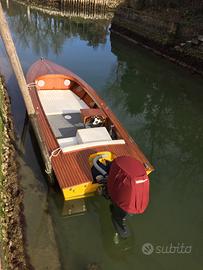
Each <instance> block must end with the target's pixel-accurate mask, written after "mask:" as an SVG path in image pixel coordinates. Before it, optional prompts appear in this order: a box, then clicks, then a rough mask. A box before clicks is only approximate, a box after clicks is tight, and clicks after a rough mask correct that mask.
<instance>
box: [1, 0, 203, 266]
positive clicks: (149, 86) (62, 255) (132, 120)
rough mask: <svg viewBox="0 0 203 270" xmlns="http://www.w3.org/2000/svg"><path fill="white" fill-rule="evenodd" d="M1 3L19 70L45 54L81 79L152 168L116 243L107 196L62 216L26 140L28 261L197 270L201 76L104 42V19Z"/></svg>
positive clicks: (12, 87) (20, 118)
mask: <svg viewBox="0 0 203 270" xmlns="http://www.w3.org/2000/svg"><path fill="white" fill-rule="evenodd" d="M2 2H3V5H4V9H5V12H6V15H7V18H8V21H9V25H10V28H11V31H12V35H13V37H14V40H15V45H16V48H17V51H18V54H19V57H20V59H21V62H22V65H23V69H24V70H25V72H26V71H27V69H28V67H29V66H30V65H31V64H32V63H33V62H34V61H35V60H37V59H38V58H39V57H41V56H44V57H46V58H48V59H50V60H52V61H54V62H56V63H58V64H61V65H63V66H65V67H68V68H70V69H71V70H73V71H74V72H75V73H77V74H79V75H80V76H81V77H82V78H83V79H85V80H86V81H87V82H88V83H89V84H90V85H92V86H93V87H94V88H95V89H96V90H97V91H98V93H99V95H100V96H101V97H102V98H103V99H104V100H105V101H106V102H107V103H108V105H109V106H110V107H111V109H112V110H113V111H114V113H115V114H116V115H117V117H118V118H119V119H120V120H121V122H122V123H123V125H124V126H125V127H126V129H127V130H128V132H129V133H130V135H131V136H132V137H133V138H134V139H135V141H136V142H137V143H138V145H139V146H140V147H141V149H142V150H143V152H144V153H145V154H146V156H147V157H148V158H149V160H150V161H151V163H152V164H153V165H154V167H155V169H156V171H155V172H153V174H152V175H151V177H150V179H151V189H150V204H149V207H148V209H147V211H146V212H145V213H144V214H143V215H139V216H133V217H131V218H130V219H129V221H128V224H129V227H130V231H131V237H130V238H129V239H128V240H125V241H120V242H119V244H115V242H114V241H113V239H114V230H113V226H112V224H111V220H110V213H109V208H108V202H107V201H105V200H104V199H103V198H100V197H94V198H90V199H89V200H87V208H88V212H87V214H85V215H83V216H78V217H74V218H67V217H63V216H62V214H61V212H62V209H61V196H60V195H59V194H58V192H57V191H56V190H53V189H50V188H49V187H48V185H47V182H46V179H45V177H44V174H43V173H42V170H41V169H40V166H39V161H38V156H39V153H38V152H37V151H35V152H34V150H33V145H35V144H34V143H33V142H32V140H31V137H30V135H29V134H27V136H26V139H25V143H24V149H23V151H19V156H20V163H21V165H22V166H21V171H22V172H21V174H22V176H23V177H22V186H23V188H24V193H25V202H26V203H27V204H26V206H25V213H26V222H27V229H26V234H27V239H28V251H29V255H30V258H31V262H32V264H33V265H34V266H35V267H36V269H58V268H59V266H58V261H57V260H58V259H59V261H60V263H61V269H70V270H79V269H86V267H87V265H88V264H89V263H93V262H95V263H97V264H98V265H99V266H100V267H101V269H103V270H121V269H122V270H123V269H126V270H131V269H133V270H134V269H139V270H145V269H153V270H162V269H163V270H173V269H174V270H176V269H180V270H182V269H184V270H189V269H194V270H200V269H202V267H203V258H202V254H203V248H202V241H203V232H202V227H203V207H202V197H203V106H202V104H203V87H202V85H203V79H202V78H200V77H199V76H197V75H194V74H191V73H190V72H189V71H187V70H183V69H182V68H180V67H177V66H176V65H174V64H172V63H170V62H168V61H166V60H164V59H162V58H160V57H157V56H155V55H153V54H152V53H150V52H148V51H146V50H144V49H142V48H140V47H137V46H135V45H133V44H131V43H129V42H126V41H124V40H122V39H120V38H118V37H117V36H114V35H112V34H111V35H110V33H109V30H108V29H109V23H110V22H109V21H107V20H106V19H103V20H102V19H101V20H94V19H91V20H85V19H84V18H82V17H75V18H70V17H69V18H64V17H60V16H59V15H57V16H54V15H49V14H43V13H42V12H40V11H36V10H32V9H30V10H28V9H27V8H26V7H24V6H22V5H19V4H17V3H15V2H14V1H12V2H11V1H7V2H9V9H8V7H6V1H2ZM81 16H82V15H81ZM0 45H1V47H0V48H1V50H0V59H1V61H0V63H1V64H0V72H1V73H4V74H5V75H6V78H7V83H8V86H9V94H10V96H11V101H12V111H13V115H14V120H15V127H16V132H17V135H18V137H20V134H21V132H22V129H23V122H24V118H25V109H24V105H23V102H22V98H21V96H20V93H19V90H18V87H17V83H16V80H15V78H14V76H13V74H12V72H11V69H10V66H9V65H8V63H7V60H6V54H5V52H4V49H3V47H2V43H1V44H0ZM51 222H52V223H53V228H54V232H53V231H52V226H51ZM50 231H51V232H50ZM53 235H54V237H55V240H54V239H53ZM145 243H151V244H152V245H153V246H154V252H153V253H152V254H151V255H145V254H144V253H143V251H142V246H143V244H145ZM171 245H172V246H173V247H174V246H176V247H180V246H181V245H184V246H186V247H189V249H187V250H189V251H190V253H187V254H186V253H182V254H180V253H178V252H177V250H176V252H175V253H172V249H171V250H169V248H170V246H171ZM160 249H161V253H158V250H160ZM173 250H174V249H173ZM179 250H180V249H179Z"/></svg>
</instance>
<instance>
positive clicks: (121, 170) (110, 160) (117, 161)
mask: <svg viewBox="0 0 203 270" xmlns="http://www.w3.org/2000/svg"><path fill="white" fill-rule="evenodd" d="M111 155H112V153H110V152H101V153H97V154H94V155H91V156H90V158H91V167H92V168H91V170H92V175H93V178H94V181H95V182H97V183H99V184H102V185H101V187H102V195H104V197H105V198H107V199H110V200H111V205H110V211H111V216H112V222H113V225H114V227H115V230H116V231H117V232H118V233H119V235H120V236H121V237H122V238H126V237H128V235H129V230H128V227H127V224H126V217H127V216H128V215H132V214H141V213H143V212H144V211H145V209H146V207H147V205H148V202H149V178H148V176H147V173H146V170H145V167H144V165H143V164H142V163H141V162H140V161H138V160H136V159H135V158H132V157H129V156H121V157H117V158H115V157H114V156H111Z"/></svg>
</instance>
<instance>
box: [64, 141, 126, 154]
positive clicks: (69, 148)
mask: <svg viewBox="0 0 203 270" xmlns="http://www.w3.org/2000/svg"><path fill="white" fill-rule="evenodd" d="M116 144H125V141H124V140H111V141H100V142H89V143H83V144H76V145H70V146H67V147H61V149H62V151H63V153H68V152H71V151H77V150H83V149H86V148H90V147H98V146H102V145H104V146H106V145H116Z"/></svg>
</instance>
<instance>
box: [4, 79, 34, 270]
mask: <svg viewBox="0 0 203 270" xmlns="http://www.w3.org/2000/svg"><path fill="white" fill-rule="evenodd" d="M17 172H18V164H17V162H16V151H15V135H14V127H13V123H12V118H11V113H10V100H9V97H8V95H7V92H6V89H5V86H4V83H3V79H2V77H0V248H1V253H0V255H1V256H0V257H1V264H2V266H1V267H2V268H3V269H19V270H20V269H21V270H23V269H32V267H31V265H29V262H28V258H27V257H26V252H25V237H24V233H23V228H24V226H25V222H24V216H23V204H22V200H23V194H22V191H21V189H20V185H19V177H18V174H17Z"/></svg>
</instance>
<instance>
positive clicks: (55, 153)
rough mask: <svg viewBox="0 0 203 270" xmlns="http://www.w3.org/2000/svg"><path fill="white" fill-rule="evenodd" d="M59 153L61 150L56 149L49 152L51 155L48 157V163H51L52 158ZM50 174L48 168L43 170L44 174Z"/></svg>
mask: <svg viewBox="0 0 203 270" xmlns="http://www.w3.org/2000/svg"><path fill="white" fill-rule="evenodd" d="M61 151H62V149H61V148H60V147H58V148H56V149H54V150H53V151H52V152H51V155H50V156H49V160H50V163H51V159H52V157H57V156H58V155H59V154H60V153H61ZM51 172H52V170H51V169H50V168H47V169H45V173H46V174H51Z"/></svg>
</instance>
